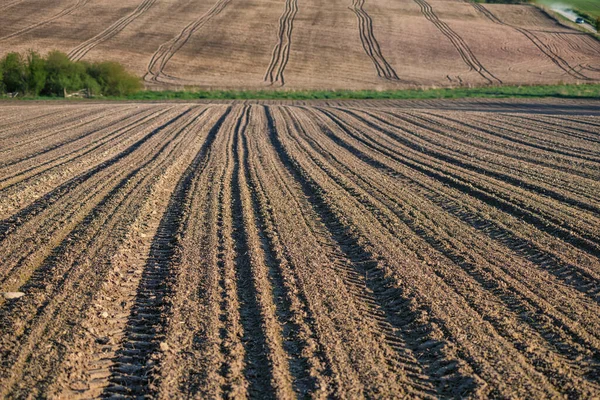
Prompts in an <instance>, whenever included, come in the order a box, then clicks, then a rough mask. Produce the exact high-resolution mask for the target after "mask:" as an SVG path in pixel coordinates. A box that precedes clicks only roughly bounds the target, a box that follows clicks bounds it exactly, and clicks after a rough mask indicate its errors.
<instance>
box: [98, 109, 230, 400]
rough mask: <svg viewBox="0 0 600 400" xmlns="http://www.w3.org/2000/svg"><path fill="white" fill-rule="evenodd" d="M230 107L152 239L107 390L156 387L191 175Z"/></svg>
mask: <svg viewBox="0 0 600 400" xmlns="http://www.w3.org/2000/svg"><path fill="white" fill-rule="evenodd" d="M230 111H231V109H230V108H228V109H227V110H226V112H225V113H224V114H223V115H222V116H221V117H220V119H219V120H218V121H217V122H216V124H215V125H214V126H213V128H211V130H210V131H209V133H208V135H207V137H206V139H205V141H204V143H203V144H202V146H201V148H200V150H199V151H198V153H197V154H196V156H195V158H194V159H193V161H192V162H191V164H190V165H189V166H188V167H187V169H186V170H185V172H184V173H183V175H182V176H181V177H180V179H179V181H178V182H177V185H176V187H175V190H174V192H173V193H172V194H171V197H170V199H169V203H168V206H167V209H166V211H165V213H164V215H163V216H162V218H161V221H160V224H159V226H158V229H157V232H156V234H155V235H154V237H153V239H152V245H151V247H150V253H149V255H148V258H147V261H146V263H145V265H144V267H143V270H142V272H141V277H140V282H139V286H138V287H137V288H133V290H135V291H136V295H135V300H134V301H133V305H132V307H131V312H130V314H129V316H128V317H127V321H126V323H125V326H124V327H123V334H122V336H123V341H122V343H121V345H120V349H119V350H118V351H116V352H115V354H114V356H113V359H112V364H113V365H114V367H113V369H112V370H111V375H110V377H109V378H108V381H109V384H108V385H107V386H106V387H105V388H104V391H103V396H139V395H142V394H144V395H145V394H149V393H153V392H154V391H155V390H156V386H155V385H154V383H153V379H152V375H153V371H156V367H155V361H153V358H152V356H153V355H154V354H155V353H156V352H157V351H159V350H162V348H161V346H160V340H161V339H162V338H163V337H164V334H165V332H164V331H163V327H164V326H165V325H166V321H165V319H164V318H165V316H166V313H167V310H166V307H165V306H166V305H167V298H166V296H168V295H169V291H168V289H169V287H170V283H171V280H172V278H173V277H172V274H171V272H172V264H174V263H176V262H178V259H177V257H176V255H177V253H176V248H177V243H178V239H177V238H178V235H179V234H180V228H181V222H182V219H183V210H184V207H185V204H186V201H187V200H188V199H189V196H190V188H191V187H192V184H193V181H194V180H195V179H197V177H198V176H199V175H200V174H202V172H203V171H204V167H205V166H206V162H207V159H208V158H209V156H210V152H211V146H212V144H213V142H214V140H215V138H216V136H217V133H218V132H219V129H220V127H221V125H222V124H223V121H225V119H226V118H227V116H228V114H229V112H230Z"/></svg>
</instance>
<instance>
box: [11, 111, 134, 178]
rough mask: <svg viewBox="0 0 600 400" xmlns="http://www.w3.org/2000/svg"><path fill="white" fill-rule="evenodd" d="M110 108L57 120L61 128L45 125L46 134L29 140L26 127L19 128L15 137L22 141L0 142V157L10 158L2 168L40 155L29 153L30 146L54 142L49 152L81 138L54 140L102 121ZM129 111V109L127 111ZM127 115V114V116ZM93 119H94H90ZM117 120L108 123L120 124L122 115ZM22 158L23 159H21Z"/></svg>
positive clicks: (15, 131)
mask: <svg viewBox="0 0 600 400" xmlns="http://www.w3.org/2000/svg"><path fill="white" fill-rule="evenodd" d="M108 110H109V109H108V108H99V109H96V110H88V111H87V112H85V113H81V112H80V113H77V114H76V115H75V116H74V117H73V118H72V119H69V118H64V119H63V118H57V120H61V122H60V123H59V124H57V125H59V126H60V128H58V129H52V128H53V127H52V125H51V124H48V123H46V124H44V127H43V130H44V131H45V132H44V134H39V128H38V130H37V132H36V135H35V137H33V135H32V137H30V138H27V139H24V140H23V139H22V135H23V132H25V131H27V129H26V127H21V126H18V127H17V129H13V132H14V135H15V136H17V137H18V136H21V140H18V141H15V142H14V143H10V141H7V142H8V144H6V143H2V142H4V141H1V142H0V146H2V149H1V150H0V155H2V156H3V157H8V159H4V160H3V161H2V162H0V168H2V169H4V168H6V167H10V166H12V165H14V164H15V163H18V162H21V161H24V160H27V159H29V158H31V157H34V156H35V155H37V154H40V153H39V152H38V153H28V152H29V151H30V150H31V148H29V146H30V145H31V144H34V146H35V145H39V144H40V143H44V142H45V141H46V140H52V141H53V142H52V145H51V146H50V148H49V150H51V149H52V148H56V147H59V146H62V145H64V144H68V143H70V141H71V140H73V139H75V140H76V139H77V138H80V137H81V136H76V137H75V138H69V139H67V140H63V141H60V142H55V141H54V138H55V137H59V136H60V134H61V133H63V132H66V131H69V130H72V129H76V128H80V127H84V126H87V125H90V124H92V123H94V122H97V121H98V120H100V119H102V116H101V114H102V112H105V111H108ZM126 110H127V111H129V109H126ZM126 115H127V114H126ZM94 116H95V117H94ZM90 117H92V118H90ZM113 117H114V118H115V119H114V120H109V122H108V123H116V122H118V118H122V115H114V116H113ZM73 122H75V125H73ZM19 148H20V149H23V148H25V149H26V150H25V154H20V153H22V150H21V151H19V150H17V149H19ZM34 149H35V147H34ZM46 149H47V148H43V149H41V151H42V152H43V151H46ZM17 154H18V155H17ZM10 157H14V158H10ZM19 157H21V158H19Z"/></svg>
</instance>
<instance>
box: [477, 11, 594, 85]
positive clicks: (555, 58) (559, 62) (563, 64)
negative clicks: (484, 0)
mask: <svg viewBox="0 0 600 400" xmlns="http://www.w3.org/2000/svg"><path fill="white" fill-rule="evenodd" d="M470 3H471V5H472V6H473V7H474V8H475V9H476V10H477V11H479V12H480V13H482V14H483V15H484V16H485V17H487V18H488V19H489V20H490V21H492V22H494V23H496V24H499V25H504V26H508V27H510V28H513V29H514V30H516V31H517V32H519V33H521V34H522V35H523V36H525V37H526V38H527V39H528V40H529V41H530V42H531V43H533V44H534V45H535V47H537V48H538V49H539V50H540V51H541V52H542V54H544V55H545V56H546V57H548V58H549V59H550V61H552V62H553V63H554V64H555V65H556V66H557V67H559V68H560V69H562V70H563V71H564V72H565V73H567V74H569V75H571V76H572V77H574V78H577V79H583V80H591V78H589V77H588V76H586V75H584V74H582V73H581V72H579V71H576V70H575V68H574V67H572V66H571V65H570V64H569V62H568V61H566V60H565V59H564V58H562V57H561V56H559V55H558V54H557V52H556V51H555V50H554V49H552V47H550V46H548V45H547V44H545V43H544V42H543V41H542V40H541V39H540V38H539V37H537V36H536V35H535V34H534V33H533V31H532V30H530V29H525V28H521V27H518V26H514V25H511V24H507V23H505V22H504V21H502V20H501V19H499V18H498V17H496V16H495V15H494V13H492V12H491V11H490V10H488V9H487V8H486V7H485V6H484V5H483V4H479V3H477V2H475V1H470Z"/></svg>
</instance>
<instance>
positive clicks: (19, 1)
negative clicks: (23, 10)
mask: <svg viewBox="0 0 600 400" xmlns="http://www.w3.org/2000/svg"><path fill="white" fill-rule="evenodd" d="M22 1H23V0H13V1H9V2H7V3H6V4H2V5H1V6H0V11H2V10H6V9H7V8H10V7H12V6H14V5H16V4H19V3H21V2H22Z"/></svg>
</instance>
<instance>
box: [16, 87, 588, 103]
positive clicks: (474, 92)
mask: <svg viewBox="0 0 600 400" xmlns="http://www.w3.org/2000/svg"><path fill="white" fill-rule="evenodd" d="M544 97H558V98H573V99H582V98H585V99H600V84H581V85H574V84H573V85H572V84H562V85H544V86H498V87H474V88H442V89H410V90H383V91H377V90H299V91H292V90H290V91H284V90H210V91H203V90H197V91H196V90H189V91H168V90H165V91H141V92H137V93H135V94H132V95H129V96H126V97H95V98H94V99H95V100H198V99H207V100H374V99H397V100H416V99H460V98H544ZM45 99H62V98H58V97H55V98H52V97H22V98H21V100H45ZM77 100H79V101H80V100H82V99H77Z"/></svg>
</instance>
